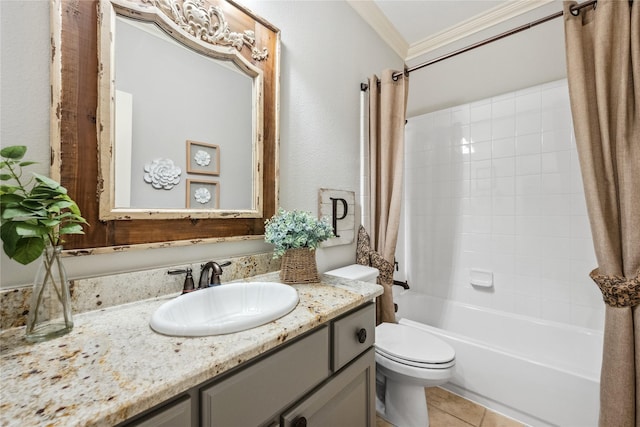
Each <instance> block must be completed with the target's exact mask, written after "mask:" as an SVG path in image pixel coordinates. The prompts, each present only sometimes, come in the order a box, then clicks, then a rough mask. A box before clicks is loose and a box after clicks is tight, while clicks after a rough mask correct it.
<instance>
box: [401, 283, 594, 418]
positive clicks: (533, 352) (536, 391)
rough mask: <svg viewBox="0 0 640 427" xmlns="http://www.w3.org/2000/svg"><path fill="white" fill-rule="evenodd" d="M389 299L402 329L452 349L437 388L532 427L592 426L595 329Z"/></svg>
mask: <svg viewBox="0 0 640 427" xmlns="http://www.w3.org/2000/svg"><path fill="white" fill-rule="evenodd" d="M394 288H395V287H394ZM394 294H395V295H394V300H395V301H396V303H397V304H398V313H397V318H398V321H399V322H400V323H403V324H407V325H410V326H413V327H416V328H419V329H422V330H425V331H428V332H430V333H432V334H434V335H436V336H438V337H440V338H441V339H443V340H445V341H446V342H448V343H449V344H450V345H451V346H452V347H453V348H454V349H455V351H456V366H455V369H454V375H453V378H452V380H451V381H450V382H449V383H447V384H446V385H444V386H443V388H446V389H448V390H450V391H452V392H454V393H456V394H459V395H461V396H464V397H466V398H468V399H470V400H473V401H475V402H478V403H480V404H482V405H484V406H486V407H488V408H490V409H492V410H494V411H496V412H500V413H502V414H505V415H507V416H509V417H512V418H514V419H516V420H518V421H520V422H523V423H525V424H527V425H531V426H562V427H588V426H596V425H597V424H598V407H599V382H600V364H601V361H602V333H601V332H600V331H595V330H590V329H584V328H579V327H574V326H571V325H566V324H563V323H555V322H549V321H544V320H540V319H536V318H532V317H526V316H521V315H517V314H511V313H506V312H500V311H495V310H490V309H486V308H480V307H476V306H472V305H466V304H462V303H458V302H452V301H448V300H444V299H439V298H435V297H431V296H428V295H425V294H422V293H419V292H415V291H411V290H409V291H403V290H401V291H397V292H396V289H394Z"/></svg>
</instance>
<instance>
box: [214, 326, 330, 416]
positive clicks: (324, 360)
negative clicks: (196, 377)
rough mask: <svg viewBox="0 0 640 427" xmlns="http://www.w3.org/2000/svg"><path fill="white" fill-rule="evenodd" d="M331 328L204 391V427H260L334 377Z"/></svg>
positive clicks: (307, 337) (315, 333)
mask: <svg viewBox="0 0 640 427" xmlns="http://www.w3.org/2000/svg"><path fill="white" fill-rule="evenodd" d="M328 345H329V328H328V327H327V326H324V327H322V328H321V329H320V330H317V331H316V332H313V333H312V334H311V335H308V336H306V337H304V338H302V339H301V340H299V341H296V342H294V343H293V344H291V345H289V346H287V347H285V348H284V349H282V350H279V351H277V352H276V353H274V354H272V355H271V356H268V357H264V358H261V359H260V360H259V361H258V362H257V363H254V364H252V365H250V366H249V367H247V368H244V369H243V370H241V371H240V372H238V373H237V374H234V375H231V376H230V377H228V378H226V379H224V380H222V381H220V382H218V383H215V384H214V385H212V386H211V387H207V388H204V389H203V390H202V391H201V405H202V407H201V414H202V425H203V426H260V425H264V424H265V423H266V424H271V422H269V423H267V421H273V420H275V419H277V418H278V416H279V415H280V414H279V411H281V410H282V408H285V407H287V406H288V405H290V404H291V403H293V402H295V401H296V400H297V399H298V398H299V397H300V396H304V395H305V394H306V393H307V392H309V391H310V390H311V389H312V388H313V387H315V386H316V385H318V384H320V383H321V382H322V381H324V380H325V379H326V378H327V377H329V375H330V374H331V373H330V371H329V354H328V352H327V347H328Z"/></svg>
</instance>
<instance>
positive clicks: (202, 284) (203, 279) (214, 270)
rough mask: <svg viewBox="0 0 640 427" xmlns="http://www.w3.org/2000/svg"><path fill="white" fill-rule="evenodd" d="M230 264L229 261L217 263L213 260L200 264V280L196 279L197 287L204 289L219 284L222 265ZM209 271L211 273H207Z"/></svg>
mask: <svg viewBox="0 0 640 427" xmlns="http://www.w3.org/2000/svg"><path fill="white" fill-rule="evenodd" d="M230 264H231V261H227V262H224V263H222V264H218V263H217V262H215V261H209V262H207V263H206V264H203V265H201V266H200V280H198V289H204V288H208V287H211V286H218V285H220V276H221V275H222V267H226V266H228V265H230ZM209 271H211V274H209Z"/></svg>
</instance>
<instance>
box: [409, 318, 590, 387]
mask: <svg viewBox="0 0 640 427" xmlns="http://www.w3.org/2000/svg"><path fill="white" fill-rule="evenodd" d="M398 323H400V324H403V325H407V326H411V327H414V328H417V329H421V330H423V331H426V332H429V333H434V334H436V335H438V334H440V331H443V332H444V334H443V335H446V336H447V337H448V338H450V339H451V340H453V341H457V342H465V343H471V344H473V345H475V346H477V347H479V348H481V349H483V350H487V351H492V352H496V353H499V354H502V355H505V356H509V357H514V358H516V359H518V360H522V361H525V362H528V363H532V364H535V365H538V366H542V367H545V368H549V369H553V370H555V371H565V372H568V373H570V374H572V375H575V376H577V377H580V378H582V379H586V380H589V381H596V382H600V372H584V371H583V370H579V369H575V367H572V368H573V369H571V368H570V367H565V366H563V367H562V369H560V368H559V367H557V366H555V365H553V364H551V363H546V362H542V361H538V360H534V359H531V358H529V357H527V355H526V354H519V353H517V352H515V351H512V350H509V349H504V348H502V347H499V346H493V345H492V346H489V345H487V344H485V343H484V342H482V341H479V340H476V339H474V338H473V337H469V336H466V335H461V334H458V333H456V332H451V331H447V330H443V329H440V328H437V327H434V326H431V325H425V324H424V323H420V322H416V321H414V320H411V319H407V318H399V319H398Z"/></svg>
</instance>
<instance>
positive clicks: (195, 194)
mask: <svg viewBox="0 0 640 427" xmlns="http://www.w3.org/2000/svg"><path fill="white" fill-rule="evenodd" d="M219 205H220V183H218V182H217V181H207V180H198V179H187V209H219V207H220V206H219Z"/></svg>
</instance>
